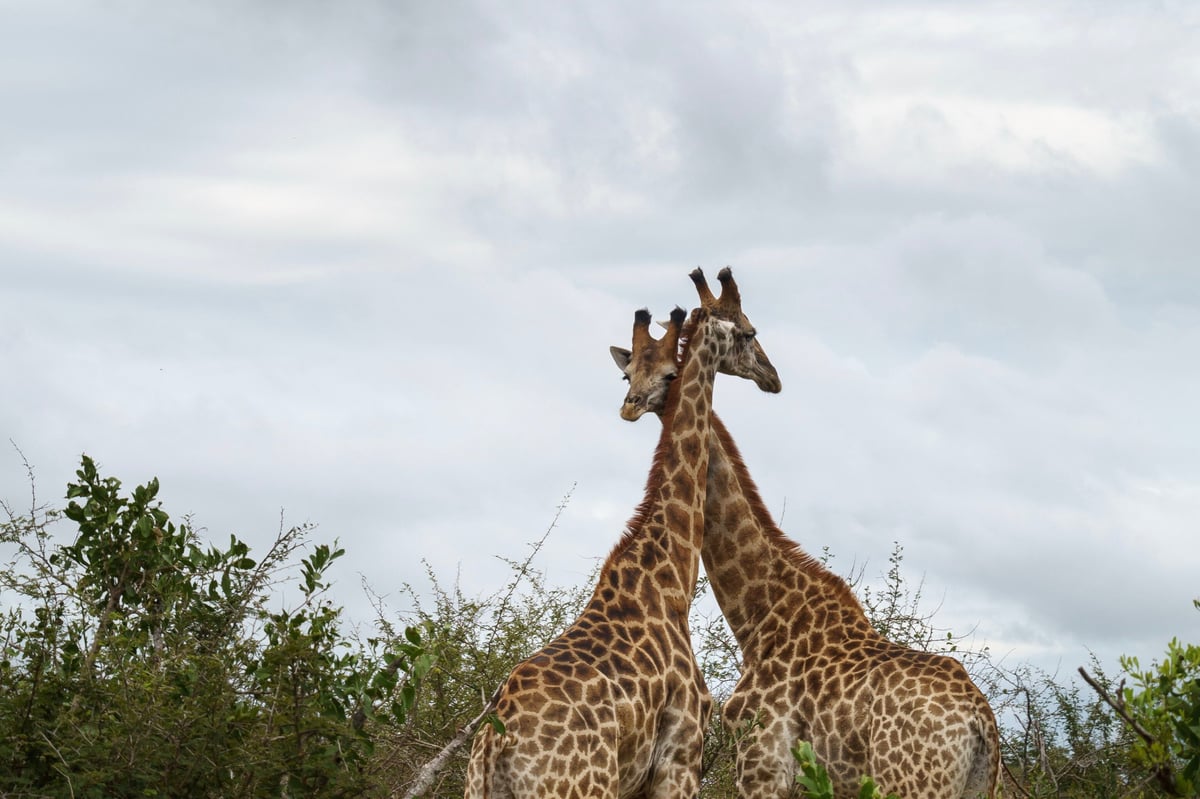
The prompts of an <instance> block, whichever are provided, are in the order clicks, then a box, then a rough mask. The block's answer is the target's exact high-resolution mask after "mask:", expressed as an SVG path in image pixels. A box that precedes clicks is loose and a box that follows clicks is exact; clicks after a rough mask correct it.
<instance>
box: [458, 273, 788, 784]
mask: <svg viewBox="0 0 1200 799" xmlns="http://www.w3.org/2000/svg"><path fill="white" fill-rule="evenodd" d="M691 278H692V281H693V283H694V284H695V286H696V289H697V292H698V293H699V295H700V301H701V304H700V307H699V308H697V309H696V310H695V311H693V312H692V316H691V319H690V320H689V321H688V323H687V326H686V327H684V328H682V333H683V335H684V336H685V337H686V343H685V345H684V347H683V356H682V360H681V363H680V367H679V379H678V380H675V381H674V382H673V384H672V385H671V387H670V389H669V390H668V391H667V392H666V395H665V396H664V398H663V401H662V416H663V430H662V434H661V435H660V437H659V442H658V446H657V447H656V449H655V454H654V459H653V461H652V464H651V467H650V473H649V476H648V478H647V481H646V491H645V495H644V497H643V499H642V501H641V503H640V504H639V505H638V507H637V509H636V511H635V513H634V515H633V517H632V518H631V520H630V521H629V523H628V525H627V526H626V531H625V533H624V535H623V536H622V537H621V539H620V541H619V542H618V543H617V545H616V546H615V547H614V548H613V550H612V551H611V552H610V554H609V555H608V557H607V559H606V560H605V562H604V564H603V565H602V567H601V569H600V573H599V578H598V580H597V585H596V588H595V591H594V592H593V594H592V597H591V599H590V600H589V602H588V603H587V606H586V607H585V609H584V610H583V612H582V613H581V615H580V616H579V618H578V619H577V620H576V621H575V622H574V624H572V625H571V626H570V627H569V628H568V629H567V630H566V631H564V632H563V633H562V634H561V635H560V636H558V637H557V638H556V639H554V640H553V641H551V642H550V643H549V644H548V645H546V647H544V648H543V649H542V650H541V651H539V652H537V653H535V654H534V655H532V656H531V657H529V658H528V659H526V660H525V661H523V662H522V663H520V664H518V665H517V666H516V667H515V668H514V669H513V671H512V672H511V674H510V675H509V677H508V679H507V680H506V681H505V683H504V684H503V685H502V686H501V687H500V689H499V691H498V692H497V699H496V716H497V718H498V719H499V720H500V722H501V723H502V725H503V731H499V730H498V729H496V728H495V727H493V726H491V725H487V724H485V725H484V726H483V727H482V729H481V730H480V732H479V733H478V734H477V735H476V737H475V740H474V742H473V745H472V750H471V758H470V762H469V764H468V767H467V787H466V791H465V796H466V797H467V799H482V798H483V797H488V799H501V798H502V797H503V798H504V799H507V798H508V797H550V796H553V797H578V798H579V799H583V798H584V797H605V799H608V798H610V797H611V799H618V797H619V798H621V799H623V798H624V797H631V796H637V797H641V798H644V799H666V797H682V798H683V799H694V797H696V796H697V794H698V792H699V788H700V757H701V749H702V746H703V740H704V730H705V728H706V727H707V725H708V720H709V717H710V716H711V713H712V697H711V695H710V694H709V692H708V688H707V686H705V684H704V678H703V676H702V675H701V673H700V670H699V667H698V666H697V664H696V660H695V656H694V655H693V654H692V649H691V637H690V630H689V628H688V611H689V609H690V607H691V600H692V594H693V593H694V592H695V587H696V580H697V578H698V576H699V571H700V563H699V561H700V539H701V536H702V534H703V524H704V516H703V509H704V496H705V476H706V474H707V469H708V467H707V464H708V442H709V414H710V412H711V407H712V388H713V380H714V377H715V375H716V371H717V369H718V368H720V369H721V370H723V371H726V372H730V373H734V374H740V375H743V376H745V377H748V378H750V379H757V380H760V381H763V382H762V383H761V385H763V386H764V387H767V388H769V387H770V384H769V380H770V376H771V374H773V372H774V370H773V369H766V368H763V367H762V366H761V364H763V363H768V364H769V362H767V361H766V358H765V355H762V350H761V347H759V346H758V344H757V342H756V341H755V340H754V336H753V331H746V330H744V329H741V328H739V327H738V326H737V325H735V324H734V323H733V322H732V321H731V320H733V319H735V318H737V319H740V318H744V317H743V316H742V313H741V298H740V295H739V293H738V290H737V285H736V284H735V283H734V282H733V279H732V275H730V274H728V273H727V272H726V271H725V270H722V273H721V276H720V280H721V285H722V289H721V295H720V297H719V298H718V297H714V296H713V294H712V292H711V291H710V290H709V288H708V285H707V283H706V281H705V279H704V275H703V273H702V272H701V271H700V270H699V269H696V270H694V271H693V272H692V273H691ZM684 315H685V314H684V312H683V311H682V310H681V309H676V311H675V313H674V314H673V315H672V319H674V320H675V325H676V328H675V329H676V330H677V331H680V330H681V326H682V323H683V319H684ZM649 324H650V314H649V312H648V311H645V310H642V311H638V312H637V313H636V314H635V317H634V334H635V337H636V336H639V335H642V334H644V335H645V337H647V338H649V332H648V329H649ZM673 346H674V344H673ZM747 365H753V366H754V369H753V370H749V369H747Z"/></svg>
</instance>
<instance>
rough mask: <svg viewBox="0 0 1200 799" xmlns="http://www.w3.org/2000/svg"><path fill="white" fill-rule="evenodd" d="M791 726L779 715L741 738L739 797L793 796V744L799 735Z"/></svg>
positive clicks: (738, 756) (739, 743) (775, 797)
mask: <svg viewBox="0 0 1200 799" xmlns="http://www.w3.org/2000/svg"><path fill="white" fill-rule="evenodd" d="M791 727H792V725H790V724H789V723H788V722H787V719H786V718H784V717H782V716H777V717H776V718H775V719H774V720H772V721H769V722H767V723H766V725H765V726H763V727H762V728H761V729H755V730H750V731H748V732H746V733H744V734H743V735H742V736H741V737H740V738H739V739H738V744H737V776H738V796H739V798H740V799H783V797H787V796H790V795H792V793H793V788H794V787H795V781H796V761H795V758H793V757H792V746H793V745H794V744H795V742H796V740H797V739H798V738H799V737H800V736H798V735H797V734H795V733H794V731H793V730H792V729H791Z"/></svg>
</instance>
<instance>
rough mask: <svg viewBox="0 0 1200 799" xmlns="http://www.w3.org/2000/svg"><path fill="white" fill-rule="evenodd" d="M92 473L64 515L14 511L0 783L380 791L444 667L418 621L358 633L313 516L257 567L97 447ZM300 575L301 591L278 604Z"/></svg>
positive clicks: (85, 790) (72, 793) (6, 786)
mask: <svg viewBox="0 0 1200 799" xmlns="http://www.w3.org/2000/svg"><path fill="white" fill-rule="evenodd" d="M76 475H77V478H78V480H77V481H76V482H73V483H71V484H69V485H68V487H67V497H68V499H69V502H68V504H67V506H66V507H65V508H63V509H61V510H60V509H47V508H44V507H39V506H38V505H37V503H36V499H35V501H34V502H33V507H32V508H31V510H30V511H29V512H28V513H25V514H17V513H15V512H14V511H13V510H12V508H11V507H9V506H7V505H6V506H5V511H6V513H7V516H8V518H7V520H6V521H4V522H3V524H2V525H0V544H2V545H6V546H7V548H8V549H10V550H11V551H12V552H13V553H14V554H13V555H12V559H11V561H10V562H9V563H8V564H7V565H6V566H5V567H4V568H3V569H2V570H0V595H2V596H3V599H4V604H5V607H6V610H5V612H4V615H3V618H2V619H0V795H11V796H39V797H42V796H44V797H60V796H61V797H121V796H197V797H204V796H212V797H217V796H220V797H230V796H234V797H277V796H317V795H320V796H352V795H358V794H360V793H362V792H363V791H364V790H366V789H367V788H368V787H369V786H370V784H371V780H372V777H373V775H374V774H375V771H374V769H373V763H372V761H371V758H372V755H373V744H374V737H376V736H377V735H378V733H377V732H376V728H378V727H380V726H385V727H386V726H389V725H390V726H396V725H399V724H402V723H403V721H404V718H405V716H406V713H407V710H408V708H409V707H410V706H411V705H412V703H413V702H414V701H415V693H416V687H415V686H416V684H417V683H418V682H419V679H420V677H421V676H422V675H423V674H424V673H425V672H427V671H428V670H429V667H430V665H431V660H430V657H429V655H428V653H427V652H425V651H424V649H423V648H422V647H421V645H420V644H421V641H420V636H419V634H418V632H417V631H416V630H411V631H406V632H407V638H406V639H404V640H403V641H388V640H384V639H382V638H380V639H371V640H370V641H368V642H365V644H358V643H357V642H354V641H352V640H350V639H349V638H347V637H346V636H345V635H343V633H342V632H341V628H340V616H341V609H340V608H338V607H336V606H335V605H334V604H333V603H332V602H331V601H329V599H328V598H327V597H326V596H325V591H326V588H327V582H326V576H325V575H326V572H327V570H328V569H329V567H330V566H331V564H332V563H333V562H334V561H336V560H337V558H338V557H340V556H341V555H342V550H340V549H337V548H335V547H330V546H329V545H326V544H317V545H315V546H312V545H310V544H309V541H308V536H309V533H310V532H311V529H310V528H309V527H293V528H290V529H287V530H281V531H280V533H279V535H278V536H277V537H276V539H275V542H274V544H273V545H272V546H271V547H270V549H269V550H268V551H267V552H266V553H265V555H263V557H262V558H261V559H260V560H255V559H254V558H252V557H251V553H250V548H249V547H248V546H247V545H246V544H245V543H244V542H242V541H240V540H239V539H237V538H236V537H231V538H230V540H229V543H228V545H224V546H214V545H205V544H204V543H203V542H201V540H200V539H199V537H198V536H197V534H196V533H195V532H194V531H193V530H192V528H191V527H190V525H188V524H187V523H180V524H177V523H175V522H174V521H172V520H171V518H170V516H169V515H168V514H167V512H166V511H165V510H164V509H163V508H162V507H161V503H160V502H159V501H158V499H157V495H158V488H159V486H158V481H157V480H150V481H149V482H148V483H146V484H144V485H140V486H138V487H136V488H134V489H133V491H132V492H129V493H128V494H125V493H123V492H122V491H121V483H120V481H119V480H117V479H116V478H112V477H102V476H101V475H100V473H99V470H98V469H97V467H96V465H95V463H94V462H93V461H92V459H91V458H88V457H86V456H85V457H84V458H83V460H82V464H81V467H80V469H79V470H78V472H77V473H76ZM64 520H65V521H69V522H71V523H73V525H74V527H75V533H74V535H73V537H72V538H71V541H70V543H57V542H56V540H55V538H54V536H53V535H52V533H51V528H52V527H53V526H54V525H56V524H57V523H59V522H62V521H64ZM305 550H308V551H309V553H310V554H308V555H307V556H304V557H301V558H300V560H299V563H298V564H297V563H294V562H293V560H294V559H295V558H296V557H297V556H299V555H300V554H301V553H302V552H303V551H305ZM293 581H295V582H297V583H298V584H299V590H300V593H301V597H300V600H299V602H298V603H297V604H296V605H295V606H294V607H291V608H285V609H282V610H278V611H274V612H272V611H271V610H269V608H268V601H269V600H270V599H271V598H272V597H273V596H276V595H277V594H278V592H279V591H280V590H281V589H282V588H285V587H286V586H287V585H288V584H289V583H291V582H293ZM388 646H390V647H391V651H390V652H386V651H385V650H386V648H387V647H388Z"/></svg>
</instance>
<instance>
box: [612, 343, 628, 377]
mask: <svg viewBox="0 0 1200 799" xmlns="http://www.w3.org/2000/svg"><path fill="white" fill-rule="evenodd" d="M608 351H609V354H611V355H612V359H613V360H614V361H615V362H616V364H617V368H618V369H620V370H621V371H622V372H624V371H625V368H626V367H627V366H629V362H630V361H632V360H633V353H632V352H630V351H629V350H627V349H625V348H624V347H609V348H608Z"/></svg>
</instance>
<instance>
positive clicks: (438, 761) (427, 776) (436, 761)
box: [392, 688, 500, 799]
mask: <svg viewBox="0 0 1200 799" xmlns="http://www.w3.org/2000/svg"><path fill="white" fill-rule="evenodd" d="M499 698H500V689H498V688H497V689H496V692H495V693H493V694H492V698H491V699H489V700H488V702H487V704H486V705H484V707H483V710H481V711H480V712H479V715H478V716H476V717H475V718H473V719H471V720H470V721H469V722H467V724H466V725H465V726H464V727H463V728H462V729H461V730H459V731H458V735H456V736H454V739H453V740H452V741H450V743H448V744H446V745H445V746H444V747H442V751H440V752H438V753H437V754H436V755H434V756H433V759H432V760H430V761H429V762H428V763H426V764H425V765H424V766H421V770H420V771H419V772H418V773H417V778H416V779H415V780H413V781H412V783H411V784H410V785H409V786H408V792H407V793H405V794H404V795H403V797H402V799H417V797H418V796H420V795H421V794H423V793H425V792H426V791H428V790H429V787H430V786H431V785H433V779H434V777H436V776H437V774H438V772H439V771H441V770H442V769H443V768H445V767H446V763H447V762H448V761H449V760H450V756H451V755H453V754H454V753H455V752H457V751H458V750H459V749H460V748H461V747H462V745H463V744H465V743H466V742H467V741H468V740H470V739H471V736H472V735H474V734H475V730H477V729H479V725H480V724H483V720H484V719H486V718H487V717H488V714H490V713H491V712H492V711H494V710H495V709H496V700H497V699H499ZM398 796H400V793H399V791H397V792H395V793H393V794H392V799H396V797H398Z"/></svg>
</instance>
